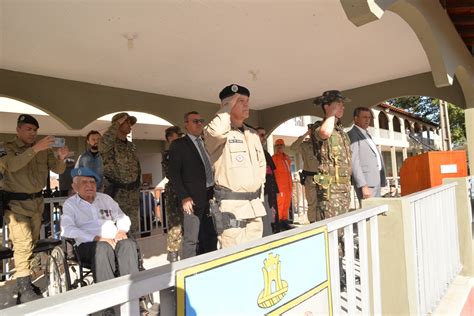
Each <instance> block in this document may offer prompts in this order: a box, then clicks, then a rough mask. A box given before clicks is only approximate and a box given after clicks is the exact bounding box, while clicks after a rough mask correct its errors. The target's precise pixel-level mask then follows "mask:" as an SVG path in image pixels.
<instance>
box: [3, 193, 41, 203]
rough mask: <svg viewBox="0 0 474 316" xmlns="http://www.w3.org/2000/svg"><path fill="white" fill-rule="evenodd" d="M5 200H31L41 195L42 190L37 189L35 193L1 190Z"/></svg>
mask: <svg viewBox="0 0 474 316" xmlns="http://www.w3.org/2000/svg"><path fill="white" fill-rule="evenodd" d="M3 194H4V196H5V197H6V200H8V201H25V200H33V199H36V198H40V197H43V192H42V191H39V192H36V193H20V192H8V191H3Z"/></svg>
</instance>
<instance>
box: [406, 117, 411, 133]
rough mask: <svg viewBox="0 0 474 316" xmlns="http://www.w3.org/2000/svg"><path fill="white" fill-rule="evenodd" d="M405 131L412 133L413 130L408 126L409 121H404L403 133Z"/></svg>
mask: <svg viewBox="0 0 474 316" xmlns="http://www.w3.org/2000/svg"><path fill="white" fill-rule="evenodd" d="M407 130H408V131H410V133H411V132H413V128H412V126H411V124H410V121H409V120H407V119H405V131H407Z"/></svg>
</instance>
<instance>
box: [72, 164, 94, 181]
mask: <svg viewBox="0 0 474 316" xmlns="http://www.w3.org/2000/svg"><path fill="white" fill-rule="evenodd" d="M77 176H82V177H93V178H94V179H95V182H99V181H100V179H99V176H98V175H97V174H96V173H95V172H94V171H92V170H91V169H89V168H85V167H81V168H74V169H72V170H71V177H73V178H75V177H77Z"/></svg>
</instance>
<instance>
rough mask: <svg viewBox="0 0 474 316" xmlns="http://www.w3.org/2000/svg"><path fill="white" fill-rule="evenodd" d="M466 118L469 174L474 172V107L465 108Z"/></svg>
mask: <svg viewBox="0 0 474 316" xmlns="http://www.w3.org/2000/svg"><path fill="white" fill-rule="evenodd" d="M464 115H465V119H466V138H467V140H466V144H467V156H468V161H469V170H470V172H469V174H471V175H472V174H474V108H469V109H465V110H464Z"/></svg>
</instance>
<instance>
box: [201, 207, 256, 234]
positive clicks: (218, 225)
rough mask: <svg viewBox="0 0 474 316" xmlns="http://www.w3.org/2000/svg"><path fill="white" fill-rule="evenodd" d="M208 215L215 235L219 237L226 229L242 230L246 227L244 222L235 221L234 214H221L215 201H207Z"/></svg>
mask: <svg viewBox="0 0 474 316" xmlns="http://www.w3.org/2000/svg"><path fill="white" fill-rule="evenodd" d="M209 213H210V214H211V217H212V222H213V224H214V228H215V230H216V233H217V235H221V234H222V233H223V232H224V230H226V229H228V228H244V227H245V226H247V222H246V221H244V220H238V219H236V218H235V215H234V214H232V213H229V212H222V211H221V210H220V208H219V204H218V203H217V202H216V201H215V200H210V201H209Z"/></svg>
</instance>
